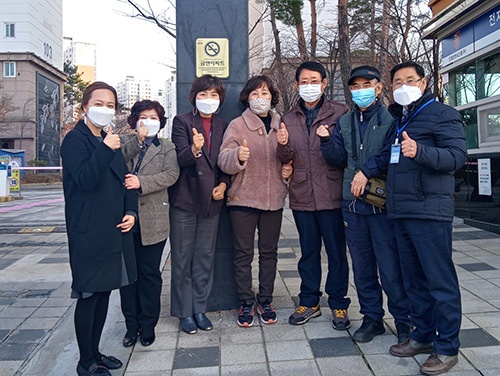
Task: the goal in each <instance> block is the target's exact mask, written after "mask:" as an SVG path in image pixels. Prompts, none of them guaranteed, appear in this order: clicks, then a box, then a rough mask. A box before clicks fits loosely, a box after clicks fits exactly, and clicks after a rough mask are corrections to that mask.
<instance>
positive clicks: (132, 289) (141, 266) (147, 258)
mask: <svg viewBox="0 0 500 376" xmlns="http://www.w3.org/2000/svg"><path fill="white" fill-rule="evenodd" d="M166 121H167V119H166V118H165V110H164V109H163V107H162V105H161V104H160V103H158V102H156V101H150V100H142V101H139V102H136V103H135V104H134V105H133V106H132V109H131V113H130V116H129V117H128V123H129V124H130V126H131V127H132V128H138V129H139V128H144V127H146V128H147V130H148V133H147V136H146V140H145V144H144V145H143V150H142V151H141V152H140V153H139V154H138V155H137V154H136V153H135V152H134V149H135V145H134V143H133V142H125V143H124V144H123V147H122V150H123V152H124V154H125V159H126V160H127V166H128V167H129V169H130V171H131V173H129V174H127V175H125V188H126V189H128V190H135V191H136V192H137V196H138V201H139V218H138V221H137V223H136V225H135V226H134V228H133V230H132V233H133V236H134V246H135V256H136V257H135V259H136V264H137V281H136V282H135V283H133V284H131V285H128V286H124V287H123V288H121V289H120V295H121V307H122V312H123V316H124V317H125V325H126V326H127V333H126V334H125V337H124V338H123V346H125V347H130V346H133V345H134V344H135V343H136V342H137V337H138V334H139V333H140V339H141V344H142V345H143V346H149V345H151V344H152V343H153V342H154V340H155V330H154V329H155V326H156V324H157V323H158V319H159V317H160V294H161V286H162V278H161V271H160V262H161V256H162V253H163V248H164V247H165V243H166V241H167V237H168V233H169V202H168V201H169V200H168V192H167V188H168V187H170V186H171V185H172V184H174V183H175V182H176V181H177V178H178V177H179V165H178V164H177V154H176V152H175V146H174V144H172V143H171V142H169V141H167V140H162V139H159V138H158V135H157V134H158V132H159V131H160V129H162V128H163V127H164V126H165V123H166ZM129 137H132V136H129Z"/></svg>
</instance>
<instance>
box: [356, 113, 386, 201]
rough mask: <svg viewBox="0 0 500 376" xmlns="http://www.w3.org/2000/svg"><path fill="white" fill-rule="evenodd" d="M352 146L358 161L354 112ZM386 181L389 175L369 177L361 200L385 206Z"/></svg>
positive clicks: (378, 114)
mask: <svg viewBox="0 0 500 376" xmlns="http://www.w3.org/2000/svg"><path fill="white" fill-rule="evenodd" d="M377 116H378V122H379V124H380V111H379V112H378V113H377ZM351 147H352V159H353V160H354V161H356V160H357V159H358V150H357V148H356V125H355V124H354V114H353V117H352V127H351ZM386 183H387V177H386V176H385V175H382V176H379V177H377V178H370V179H368V183H366V187H365V191H364V192H363V195H362V196H361V200H363V201H365V202H366V203H368V204H371V205H373V206H376V207H377V208H380V209H384V208H385V200H386V192H387V190H386Z"/></svg>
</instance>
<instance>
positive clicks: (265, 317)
mask: <svg viewBox="0 0 500 376" xmlns="http://www.w3.org/2000/svg"><path fill="white" fill-rule="evenodd" d="M257 311H258V312H259V315H260V321H262V323H263V324H274V323H275V322H276V321H278V317H277V316H276V312H275V311H274V308H273V306H272V305H271V303H270V302H269V301H267V300H266V301H265V302H264V303H260V304H259V305H258V306H257Z"/></svg>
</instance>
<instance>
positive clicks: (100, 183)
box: [61, 82, 143, 376]
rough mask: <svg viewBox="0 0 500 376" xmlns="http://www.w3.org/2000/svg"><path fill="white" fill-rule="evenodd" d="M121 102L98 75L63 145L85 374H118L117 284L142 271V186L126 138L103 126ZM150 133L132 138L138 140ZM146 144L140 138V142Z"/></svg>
mask: <svg viewBox="0 0 500 376" xmlns="http://www.w3.org/2000/svg"><path fill="white" fill-rule="evenodd" d="M117 105H118V100H117V95H116V91H115V89H114V88H113V87H111V86H109V85H108V84H106V83H104V82H94V83H93V84H91V85H90V86H88V87H87V89H86V90H85V92H84V94H83V98H82V103H81V111H82V112H83V113H84V120H81V121H79V122H78V123H77V125H76V126H75V128H74V129H73V130H72V131H71V132H69V133H68V134H67V135H66V137H65V138H64V141H63V143H62V146H61V157H62V165H63V188H64V198H65V216H66V229H67V233H68V246H69V256H70V266H71V273H72V279H73V281H72V285H71V288H72V292H71V297H72V298H76V299H78V301H77V303H76V310H75V331H76V339H77V342H78V348H79V351H80V360H79V362H78V366H77V374H78V375H80V376H81V375H98V376H109V375H111V374H110V373H109V371H108V369H117V368H120V367H121V366H122V362H120V360H118V359H116V358H115V357H112V356H106V355H103V354H102V353H101V352H99V341H100V338H101V334H102V330H103V327H104V323H105V321H106V315H107V310H108V303H109V295H110V293H111V290H114V289H118V288H120V287H121V286H124V285H127V284H129V283H132V282H134V281H135V280H136V278H137V271H136V265H135V258H134V244H133V239H132V233H131V232H130V230H131V229H132V226H133V225H134V223H135V220H136V216H137V194H136V192H135V191H129V190H127V189H126V188H125V186H124V178H125V175H126V174H127V173H128V170H127V167H126V165H125V161H124V158H123V155H122V153H121V151H120V138H119V136H118V135H116V134H113V132H112V129H111V127H108V133H105V132H104V131H103V128H105V127H107V126H108V125H110V124H111V120H112V119H113V116H114V115H115V110H116V108H117ZM140 138H143V136H139V134H138V137H137V139H136V138H134V139H133V140H132V141H133V142H135V143H136V144H138V141H141V142H142V141H143V139H142V140H140ZM138 146H139V145H138Z"/></svg>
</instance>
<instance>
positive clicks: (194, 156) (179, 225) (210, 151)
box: [169, 75, 230, 334]
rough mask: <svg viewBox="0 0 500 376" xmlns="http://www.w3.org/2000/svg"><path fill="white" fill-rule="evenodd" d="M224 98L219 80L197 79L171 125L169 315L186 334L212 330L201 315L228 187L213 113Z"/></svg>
mask: <svg viewBox="0 0 500 376" xmlns="http://www.w3.org/2000/svg"><path fill="white" fill-rule="evenodd" d="M224 95H225V88H224V84H223V83H222V81H221V80H220V79H219V78H217V77H213V76H210V75H204V76H202V77H199V78H197V79H196V80H195V81H194V82H193V85H192V86H191V90H190V92H189V101H190V102H191V104H192V105H193V107H194V109H193V111H190V112H187V113H185V114H180V115H177V116H176V117H175V118H174V121H173V124H172V141H173V142H174V144H175V146H176V150H177V160H178V162H179V166H180V176H179V180H178V181H177V183H176V184H174V185H173V186H172V187H170V189H169V194H170V199H171V207H170V244H171V249H172V250H171V256H172V280H171V315H172V316H175V317H179V318H180V323H181V329H182V330H183V331H184V332H186V333H188V334H194V333H196V331H197V329H198V328H199V329H201V330H210V329H212V323H211V322H210V320H209V319H208V318H207V317H206V315H205V312H206V309H207V300H208V296H209V295H210V291H211V289H212V285H213V266H214V260H215V242H216V239H217V228H218V225H219V213H220V210H221V208H222V205H223V203H224V200H223V199H224V192H225V191H226V188H227V187H228V186H229V183H230V178H229V175H226V174H224V173H223V172H222V171H220V170H219V167H218V166H217V158H218V156H219V149H220V145H221V144H222V136H223V134H224V131H225V129H226V126H227V124H226V123H225V122H224V121H223V120H221V119H219V118H218V117H217V116H215V115H214V113H216V112H217V111H218V109H219V107H220V106H221V105H222V103H223V102H224Z"/></svg>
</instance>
